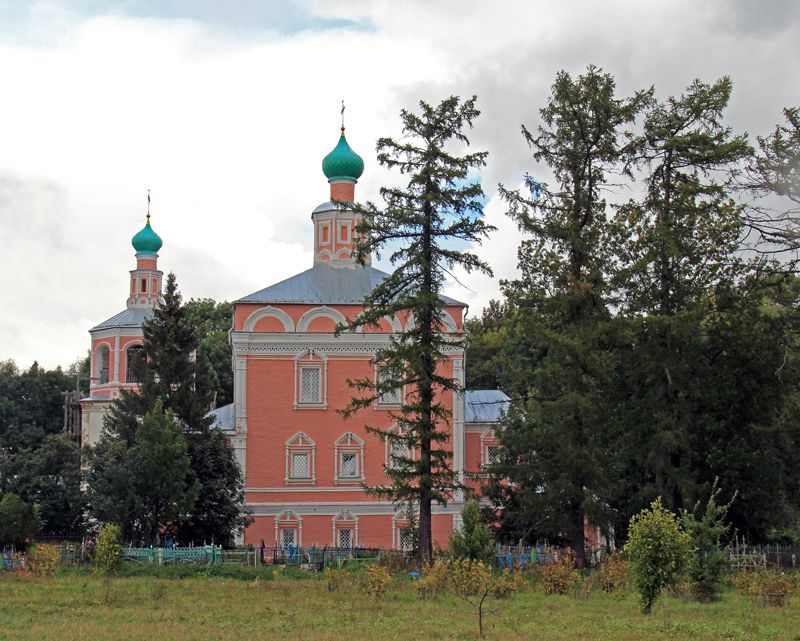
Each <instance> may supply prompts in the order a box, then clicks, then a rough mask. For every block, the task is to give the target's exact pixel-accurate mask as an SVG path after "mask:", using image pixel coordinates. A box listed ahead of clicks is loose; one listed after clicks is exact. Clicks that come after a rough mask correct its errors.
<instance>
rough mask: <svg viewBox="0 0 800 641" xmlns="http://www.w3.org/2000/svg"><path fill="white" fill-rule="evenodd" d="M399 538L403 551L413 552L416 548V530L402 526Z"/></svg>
mask: <svg viewBox="0 0 800 641" xmlns="http://www.w3.org/2000/svg"><path fill="white" fill-rule="evenodd" d="M399 539H400V540H399V541H398V543H399V544H400V549H401V550H402V551H403V552H411V551H412V550H413V549H414V531H413V530H412V529H411V528H407V527H404V528H402V529H401V530H400V537H399Z"/></svg>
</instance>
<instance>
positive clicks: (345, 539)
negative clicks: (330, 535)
mask: <svg viewBox="0 0 800 641" xmlns="http://www.w3.org/2000/svg"><path fill="white" fill-rule="evenodd" d="M339 547H340V548H351V547H353V529H352V528H349V527H343V528H339Z"/></svg>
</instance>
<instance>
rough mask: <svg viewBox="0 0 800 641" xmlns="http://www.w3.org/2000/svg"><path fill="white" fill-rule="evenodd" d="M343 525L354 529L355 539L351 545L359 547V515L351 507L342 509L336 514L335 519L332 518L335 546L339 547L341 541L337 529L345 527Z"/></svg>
mask: <svg viewBox="0 0 800 641" xmlns="http://www.w3.org/2000/svg"><path fill="white" fill-rule="evenodd" d="M343 527H344V528H350V529H352V530H353V540H352V541H350V547H358V517H357V516H356V515H355V514H353V513H352V512H351V511H350V510H349V509H345V510H340V511H339V512H337V513H336V514H335V515H334V517H333V519H331V529H332V538H331V544H332V545H333V546H334V547H339V541H338V540H337V536H336V535H337V530H340V529H343Z"/></svg>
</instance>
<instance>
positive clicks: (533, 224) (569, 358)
mask: <svg viewBox="0 0 800 641" xmlns="http://www.w3.org/2000/svg"><path fill="white" fill-rule="evenodd" d="M615 91H616V88H615V82H614V79H613V78H612V77H611V75H609V74H605V73H603V72H602V70H600V69H597V68H596V67H592V66H590V67H589V68H588V69H587V70H586V73H584V74H582V75H580V76H578V77H576V78H573V77H572V76H571V75H570V74H569V73H567V72H565V71H561V72H559V73H558V74H557V76H556V80H555V82H554V83H553V87H552V93H551V95H550V98H549V100H548V102H547V104H546V105H545V106H544V107H543V108H542V109H541V110H540V115H541V118H542V123H543V124H542V125H541V126H540V127H539V128H538V129H537V130H536V132H531V131H529V130H528V129H527V128H525V127H523V136H524V138H525V141H526V142H527V143H528V145H529V146H530V147H531V148H532V149H533V151H534V159H535V160H537V161H540V162H544V163H545V164H547V166H548V167H549V169H550V170H551V171H552V173H553V174H554V176H555V180H556V184H555V186H554V187H552V188H551V187H550V186H548V185H546V184H543V183H541V182H539V181H536V180H535V179H534V178H533V177H531V176H527V177H526V183H527V184H526V187H527V190H528V192H529V194H530V195H528V194H527V193H526V194H523V193H522V192H519V191H510V190H507V189H505V188H503V187H502V186H501V188H500V193H501V195H502V196H503V198H504V199H505V200H506V201H507V203H508V205H509V212H508V214H509V216H511V217H512V218H513V219H514V220H515V221H516V222H517V224H518V226H519V227H520V229H521V230H522V231H523V232H524V233H525V234H526V238H525V240H523V241H522V243H521V244H520V247H519V250H518V258H519V268H520V271H521V277H520V278H519V279H517V280H515V281H512V282H504V283H503V284H502V285H503V291H504V294H505V296H506V299H507V301H508V304H509V305H510V306H511V307H512V309H510V310H508V316H509V322H508V326H507V327H508V330H507V340H506V347H507V352H506V353H507V362H508V367H507V378H508V380H509V387H508V389H509V391H510V392H511V393H512V394H514V396H515V399H516V400H517V402H516V403H515V408H514V409H512V411H511V412H509V415H508V417H507V418H506V420H505V421H503V424H502V427H501V429H500V430H499V433H498V436H499V440H500V444H501V446H502V448H503V451H504V452H505V454H504V455H503V456H502V457H501V462H500V463H499V464H498V465H494V466H492V470H491V475H492V479H491V480H492V482H491V483H490V487H489V488H488V492H489V495H490V496H491V498H492V499H493V501H494V503H495V505H496V506H497V507H498V508H501V509H502V513H501V514H502V516H501V521H502V528H503V534H504V535H506V536H508V538H511V537H513V538H514V539H516V540H530V538H531V537H532V536H533V535H534V530H535V531H536V534H547V535H550V536H552V537H559V536H565V537H566V538H567V540H568V541H569V543H570V545H571V547H572V548H573V550H574V553H575V561H576V564H577V565H578V567H581V568H582V567H584V566H585V565H586V556H585V541H584V520H585V518H587V517H588V518H590V519H591V520H592V521H593V522H595V523H597V524H598V525H604V524H605V523H606V522H607V520H608V516H607V511H608V510H607V507H608V506H607V502H606V501H605V500H604V498H605V497H607V496H608V495H609V494H610V478H611V474H610V472H611V470H610V469H609V468H610V467H611V466H612V464H613V462H614V458H615V457H614V456H612V454H611V452H612V444H611V442H610V439H611V438H612V436H613V434H614V423H613V422H612V421H610V420H609V419H610V417H611V416H612V414H613V412H612V410H611V408H610V407H609V402H610V398H609V395H608V393H607V386H608V381H607V378H608V373H609V372H610V371H612V369H613V368H612V367H611V363H610V355H609V349H608V346H609V344H610V343H612V342H613V337H612V336H610V332H609V330H608V327H607V324H608V320H609V311H608V308H607V302H608V298H609V295H610V291H609V287H608V278H609V270H610V266H611V263H612V262H613V261H612V260H611V256H609V252H608V247H609V239H610V226H609V224H608V220H607V217H606V213H605V208H606V204H605V201H604V199H603V192H604V190H606V189H608V187H609V186H610V185H609V184H608V182H607V179H606V176H607V175H610V174H619V173H623V174H624V173H625V171H626V166H625V163H624V160H625V157H626V153H627V142H628V141H629V139H630V135H631V134H630V131H629V128H630V127H631V126H632V123H633V122H634V119H635V118H636V116H637V114H638V113H639V112H640V111H641V109H642V108H643V106H644V105H646V104H647V102H648V100H649V98H650V94H649V93H641V92H640V93H637V94H635V95H634V96H633V97H631V98H628V99H621V98H618V97H617V96H616V95H615ZM507 480H510V481H511V482H507Z"/></svg>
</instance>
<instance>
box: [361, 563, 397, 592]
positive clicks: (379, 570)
mask: <svg viewBox="0 0 800 641" xmlns="http://www.w3.org/2000/svg"><path fill="white" fill-rule="evenodd" d="M391 583H392V575H391V574H389V570H387V569H386V568H385V567H383V566H381V565H377V564H370V565H368V566H367V572H366V575H365V577H364V594H366V595H367V596H368V597H369V598H370V599H382V598H383V596H384V595H385V594H386V590H388V589H389V586H390V585H391Z"/></svg>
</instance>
